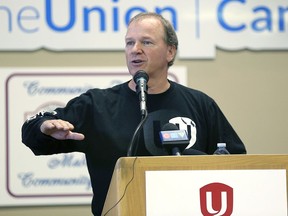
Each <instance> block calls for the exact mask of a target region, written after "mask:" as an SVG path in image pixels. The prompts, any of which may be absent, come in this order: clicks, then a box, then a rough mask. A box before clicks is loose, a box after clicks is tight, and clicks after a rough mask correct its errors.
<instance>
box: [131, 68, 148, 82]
mask: <svg viewBox="0 0 288 216" xmlns="http://www.w3.org/2000/svg"><path fill="white" fill-rule="evenodd" d="M139 79H144V80H145V81H146V82H148V80H149V76H148V74H147V73H146V72H145V71H144V70H139V71H137V72H136V73H135V75H134V77H133V80H134V82H135V83H138V81H139Z"/></svg>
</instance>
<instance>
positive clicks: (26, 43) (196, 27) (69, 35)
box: [0, 0, 288, 58]
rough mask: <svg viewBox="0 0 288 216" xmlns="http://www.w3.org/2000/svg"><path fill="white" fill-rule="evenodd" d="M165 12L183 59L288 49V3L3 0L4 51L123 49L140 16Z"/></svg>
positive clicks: (0, 46)
mask: <svg viewBox="0 0 288 216" xmlns="http://www.w3.org/2000/svg"><path fill="white" fill-rule="evenodd" d="M145 11H151V12H156V13H159V14H162V15H163V16H164V17H166V18H167V19H168V20H169V21H170V22H171V23H172V24H173V26H174V27H175V30H176V31H177V34H178V37H179V42H180V43H179V55H178V57H179V58H214V56H215V50H216V47H218V48H221V49H225V50H241V49H251V50H287V49H288V1H287V0H273V1H271V0H258V1H255V0H201V1H200V0H177V1H175V0H142V1H141V0H138V1H131V0H110V1H109V0H61V1H56V0H54V1H53V0H38V1H33V0H13V1H11V0H1V1H0V38H1V40H0V51H11V50H12V51H13V50H14V51H16V50H18V51H19V50H21V51H22V50H26V51H32V50H37V49H40V48H45V49H49V50H53V51H65V50H81V51H83V50H123V49H124V46H125V43H124V37H125V33H126V27H127V24H128V22H129V20H130V18H131V17H133V16H134V15H136V14H137V13H139V12H145Z"/></svg>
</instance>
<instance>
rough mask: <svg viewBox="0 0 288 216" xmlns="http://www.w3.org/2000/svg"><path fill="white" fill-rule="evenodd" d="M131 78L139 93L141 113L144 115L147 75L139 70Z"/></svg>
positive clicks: (145, 111) (145, 109) (145, 112)
mask: <svg viewBox="0 0 288 216" xmlns="http://www.w3.org/2000/svg"><path fill="white" fill-rule="evenodd" d="M133 80H134V82H135V83H136V93H137V95H139V100H140V110H141V115H142V116H145V115H146V114H147V108H146V94H147V88H148V86H147V82H148V80H149V76H148V74H147V73H146V72H145V71H144V70H139V71H137V72H136V74H135V75H134V77H133Z"/></svg>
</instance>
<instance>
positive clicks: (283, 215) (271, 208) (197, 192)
mask: <svg viewBox="0 0 288 216" xmlns="http://www.w3.org/2000/svg"><path fill="white" fill-rule="evenodd" d="M286 187H287V186H286V170H193V171H146V213H147V214H146V215H147V216H175V215H181V216H191V215H198V216H200V215H202V216H216V215H217V216H220V215H222V216H223V215H224V216H242V215H243V216H244V215H245V216H255V215H261V216H271V215H277V216H287V188H286Z"/></svg>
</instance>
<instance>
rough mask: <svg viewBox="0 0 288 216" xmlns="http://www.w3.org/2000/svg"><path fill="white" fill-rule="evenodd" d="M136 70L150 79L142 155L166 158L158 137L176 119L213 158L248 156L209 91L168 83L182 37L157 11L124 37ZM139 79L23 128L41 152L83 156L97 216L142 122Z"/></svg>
mask: <svg viewBox="0 0 288 216" xmlns="http://www.w3.org/2000/svg"><path fill="white" fill-rule="evenodd" d="M125 42H126V48H125V53H126V60H127V62H126V63H127V66H128V70H129V73H130V74H131V76H134V75H135V73H136V72H137V71H139V70H144V71H146V72H147V74H148V75H149V81H148V95H147V110H148V118H147V120H146V122H145V124H144V126H143V130H142V131H141V133H140V135H139V139H138V146H139V148H138V150H137V152H136V155H138V156H141V155H142V156H144V155H146V156H150V155H165V154H167V152H166V151H165V150H164V149H163V148H162V147H161V144H159V137H158V133H159V131H160V130H161V128H162V127H163V125H165V124H166V123H168V122H170V123H173V124H175V125H177V126H178V127H179V128H185V129H186V130H187V132H188V134H189V137H190V143H189V145H188V146H187V149H186V150H185V151H184V154H189V152H190V151H189V150H191V149H194V150H197V151H199V152H203V154H213V152H214V151H215V149H216V145H217V143H218V142H225V143H227V149H228V150H229V151H230V153H232V154H244V153H246V150H245V147H244V145H243V143H242V141H241V140H240V139H239V137H238V136H237V134H236V133H235V131H234V130H233V128H232V127H231V125H230V124H229V122H228V121H227V120H226V118H225V116H224V115H223V113H222V112H221V110H220V109H219V107H218V106H217V104H216V103H215V102H214V100H213V99H211V98H210V97H208V96H207V95H205V94H204V93H202V92H199V91H197V90H193V89H190V88H187V87H184V86H181V85H179V84H177V83H174V82H172V81H170V80H168V79H167V73H168V68H169V67H170V66H171V65H172V64H173V62H174V59H175V56H176V52H177V47H178V40H177V36H176V34H175V31H174V29H173V27H172V26H171V24H170V23H169V22H167V21H166V20H165V19H164V18H163V17H162V16H160V15H158V14H155V13H141V14H139V15H137V16H135V17H134V18H132V20H131V21H130V23H129V25H128V29H127V33H126V37H125ZM135 87H136V84H135V82H134V81H133V79H131V80H129V81H127V82H125V83H123V84H120V85H117V86H114V87H112V88H108V89H91V90H89V91H87V92H86V93H84V94H82V95H80V96H79V97H76V98H74V99H72V100H71V101H70V102H68V104H67V105H66V107H65V108H57V109H56V110H55V111H54V112H52V113H44V114H38V115H36V116H35V117H34V118H32V119H31V120H27V121H26V122H25V123H24V125H23V128H22V140H23V143H25V144H26V145H27V146H28V147H29V148H31V150H32V151H33V152H34V153H35V154H36V155H41V154H55V153H65V152H72V151H80V152H84V153H85V155H86V160H87V166H88V170H89V174H90V178H91V183H92V187H93V194H94V197H93V202H92V212H93V214H94V215H100V214H101V211H102V208H103V204H104V201H105V197H106V193H107V190H108V187H109V184H110V180H111V176H112V172H113V169H114V165H115V163H116V161H117V159H118V158H119V157H123V156H126V155H127V150H128V148H129V142H130V140H131V138H132V136H133V133H134V131H135V129H136V127H137V125H138V124H139V122H140V120H141V115H140V109H139V99H138V96H137V95H136V93H135Z"/></svg>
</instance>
